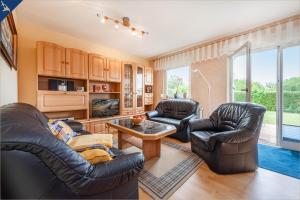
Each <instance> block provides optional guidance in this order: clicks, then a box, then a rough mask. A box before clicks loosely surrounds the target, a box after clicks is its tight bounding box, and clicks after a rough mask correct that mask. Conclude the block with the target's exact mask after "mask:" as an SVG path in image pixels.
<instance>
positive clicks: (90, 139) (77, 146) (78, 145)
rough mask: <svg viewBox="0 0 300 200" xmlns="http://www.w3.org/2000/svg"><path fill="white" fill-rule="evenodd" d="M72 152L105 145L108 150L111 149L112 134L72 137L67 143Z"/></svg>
mask: <svg viewBox="0 0 300 200" xmlns="http://www.w3.org/2000/svg"><path fill="white" fill-rule="evenodd" d="M67 144H68V145H69V146H70V147H71V148H72V149H73V150H75V151H79V150H82V149H88V148H90V147H92V146H95V145H97V144H102V145H105V146H106V147H108V148H111V147H112V144H113V137H112V134H89V135H80V136H77V137H74V138H73V139H72V140H70V141H69V142H68V143H67Z"/></svg>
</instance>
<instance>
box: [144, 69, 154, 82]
mask: <svg viewBox="0 0 300 200" xmlns="http://www.w3.org/2000/svg"><path fill="white" fill-rule="evenodd" d="M145 85H153V69H152V68H151V67H145Z"/></svg>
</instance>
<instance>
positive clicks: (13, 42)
mask: <svg viewBox="0 0 300 200" xmlns="http://www.w3.org/2000/svg"><path fill="white" fill-rule="evenodd" d="M0 48H1V54H2V55H3V57H4V58H5V60H6V61H7V63H8V64H9V66H10V67H13V68H15V69H17V29H16V26H15V22H14V18H13V16H12V14H9V15H8V16H7V17H6V18H4V20H2V21H1V22H0Z"/></svg>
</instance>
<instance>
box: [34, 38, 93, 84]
mask: <svg viewBox="0 0 300 200" xmlns="http://www.w3.org/2000/svg"><path fill="white" fill-rule="evenodd" d="M37 68H38V74H39V75H44V76H57V77H68V78H77V79H87V78H88V54H87V53H86V52H83V51H81V50H77V49H66V48H64V47H61V46H59V45H57V44H53V43H49V42H37Z"/></svg>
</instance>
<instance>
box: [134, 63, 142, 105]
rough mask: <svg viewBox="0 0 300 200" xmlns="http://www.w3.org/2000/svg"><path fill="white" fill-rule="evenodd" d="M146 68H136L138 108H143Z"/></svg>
mask: <svg viewBox="0 0 300 200" xmlns="http://www.w3.org/2000/svg"><path fill="white" fill-rule="evenodd" d="M143 78H144V68H143V67H140V66H137V68H136V85H135V94H136V107H137V108H140V107H143V106H144V104H143V98H144V97H143V90H144V84H143V83H144V82H143Z"/></svg>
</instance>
